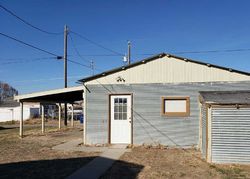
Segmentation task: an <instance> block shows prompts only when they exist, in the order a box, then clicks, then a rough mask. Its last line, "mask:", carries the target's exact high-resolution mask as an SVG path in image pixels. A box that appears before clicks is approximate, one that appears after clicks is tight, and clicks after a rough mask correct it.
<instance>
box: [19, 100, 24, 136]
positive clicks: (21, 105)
mask: <svg viewBox="0 0 250 179" xmlns="http://www.w3.org/2000/svg"><path fill="white" fill-rule="evenodd" d="M20 112H21V116H20V133H19V135H20V137H21V138H22V137H23V102H20Z"/></svg>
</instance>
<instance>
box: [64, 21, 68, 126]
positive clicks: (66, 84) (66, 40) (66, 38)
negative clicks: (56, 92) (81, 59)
mask: <svg viewBox="0 0 250 179" xmlns="http://www.w3.org/2000/svg"><path fill="white" fill-rule="evenodd" d="M67 50H68V27H67V25H65V26H64V88H67V87H68V79H67V75H68V74H67V73H68V69H67V65H68V64H67V58H68V57H67V56H68V53H67ZM67 113H68V111H67V103H64V125H65V126H67Z"/></svg>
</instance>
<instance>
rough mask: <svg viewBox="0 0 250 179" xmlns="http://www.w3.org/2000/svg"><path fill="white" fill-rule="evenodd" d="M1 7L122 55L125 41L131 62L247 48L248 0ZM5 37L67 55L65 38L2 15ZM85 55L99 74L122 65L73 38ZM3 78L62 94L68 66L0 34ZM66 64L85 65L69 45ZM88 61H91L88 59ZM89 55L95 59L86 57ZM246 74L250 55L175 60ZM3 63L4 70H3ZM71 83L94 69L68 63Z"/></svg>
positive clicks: (13, 0)
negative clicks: (167, 54) (155, 56)
mask: <svg viewBox="0 0 250 179" xmlns="http://www.w3.org/2000/svg"><path fill="white" fill-rule="evenodd" d="M1 4H2V5H3V6H5V7H7V8H8V9H10V10H12V11H13V12H15V13H16V14H17V15H19V16H20V17H22V18H23V19H25V20H26V21H28V22H30V23H31V24H33V25H35V26H38V27H40V28H42V29H44V30H47V31H52V32H62V31H63V26H64V24H67V25H68V26H69V28H70V30H72V31H74V32H77V33H79V34H82V35H83V36H85V37H87V38H89V39H91V40H93V41H95V42H98V43H99V44H102V45H103V46H105V47H108V48H110V49H112V50H115V51H117V52H119V53H122V54H125V53H126V51H127V40H130V41H131V42H132V60H133V61H136V60H140V59H143V58H145V57H148V56H147V55H142V54H156V53H160V52H170V53H175V52H180V51H203V50H225V49H242V48H244V49H245V48H250V18H249V17H250V11H249V7H250V1H248V0H241V1H237V0H220V1H218V0H217V1H216V0H189V1H183V0H165V1H163V0H155V1H149V0H143V1H142V0H141V1H138V0H126V1H125V0H124V1H122V0H107V1H93V0H92V1H80V0H71V1H67V0H60V1H59V0H54V1H52V0H22V1H18V0H2V1H1ZM0 22H1V26H0V32H2V33H5V34H8V35H10V36H13V37H16V38H18V39H20V40H23V41H25V42H28V43H30V44H33V45H35V46H38V47H40V48H42V49H45V50H48V51H50V52H53V53H56V54H58V55H63V36H62V35H58V36H55V35H48V34H44V33H41V32H39V31H37V30H34V29H32V28H30V27H29V26H27V25H25V24H23V23H22V22H20V21H19V20H17V19H16V18H14V17H13V16H11V15H9V14H8V13H6V12H5V11H3V10H2V9H0ZM71 36H72V37H73V40H74V43H75V45H76V47H77V49H78V50H79V52H80V54H81V55H82V56H84V58H86V59H88V60H94V63H95V65H96V67H97V68H99V69H102V70H107V69H111V68H114V67H117V66H121V65H122V64H123V62H122V57H121V56H95V55H110V54H111V55H114V54H112V53H111V52H109V51H106V50H104V49H102V48H99V47H97V46H95V45H93V44H91V43H89V42H87V41H84V40H83V39H81V38H79V37H77V36H75V35H74V34H71ZM0 49H1V56H0V80H1V81H5V82H8V83H9V84H11V85H12V86H13V87H15V88H16V89H17V90H18V91H19V93H29V92H34V91H41V90H48V89H54V88H61V87H63V85H64V82H63V79H62V78H63V62H62V61H58V60H54V59H41V60H37V61H32V62H30V61H26V62H25V63H13V64H6V62H11V61H12V62H13V61H15V62H16V61H19V60H33V59H37V58H44V57H51V55H48V54H45V53H43V52H39V51H36V50H34V49H31V48H29V47H26V46H24V45H21V44H18V43H17V42H14V41H11V40H9V39H6V38H5V37H2V36H0ZM68 53H69V58H70V59H72V60H75V61H78V62H80V63H83V64H86V65H89V63H88V62H87V61H84V60H83V59H80V58H79V57H78V56H77V55H76V53H75V51H74V49H73V44H72V42H71V41H70V39H69V52H68ZM85 55H87V56H85ZM88 55H92V56H88ZM177 55H179V56H184V57H188V58H192V59H195V60H200V61H204V62H209V63H214V64H217V65H222V66H226V67H231V68H235V69H238V70H243V71H248V72H249V71H250V62H249V60H250V51H243V52H233V53H226V52H221V53H199V54H192V53H189V54H177ZM4 63H5V64H4ZM68 65H69V69H68V75H69V85H70V86H74V85H77V84H76V83H75V82H76V81H77V80H78V79H80V78H81V77H85V76H89V75H91V74H92V71H91V69H89V68H84V67H82V66H79V65H75V64H72V63H69V64H68Z"/></svg>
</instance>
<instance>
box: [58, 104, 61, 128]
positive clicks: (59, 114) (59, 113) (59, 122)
mask: <svg viewBox="0 0 250 179" xmlns="http://www.w3.org/2000/svg"><path fill="white" fill-rule="evenodd" d="M61 111H62V107H61V103H59V104H58V125H59V126H58V128H59V129H61V116H62V114H61Z"/></svg>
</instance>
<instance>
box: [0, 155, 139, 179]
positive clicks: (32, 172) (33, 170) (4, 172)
mask: <svg viewBox="0 0 250 179" xmlns="http://www.w3.org/2000/svg"><path fill="white" fill-rule="evenodd" d="M94 158H95V157H79V158H69V159H54V160H39V161H24V162H17V163H7V164H0V178H12V179H13V178H20V179H22V178H23V179H24V178H25V179H26V178H29V179H31V178H46V179H48V178H65V177H67V176H69V175H71V174H72V173H74V172H75V171H76V170H78V169H80V168H81V167H82V166H84V165H86V164H87V163H88V162H90V161H91V160H93V159H94ZM105 160H107V162H110V160H111V159H108V158H105ZM117 162H119V163H121V164H122V166H127V167H129V168H131V170H129V171H130V172H127V173H124V174H125V175H124V178H136V177H137V175H138V174H139V173H140V171H141V170H142V169H143V166H141V165H136V164H132V163H127V162H124V161H117ZM119 171H123V170H122V169H121V170H119V169H118V172H119ZM115 175H116V173H112V175H110V174H108V175H106V174H104V175H103V176H102V178H110V177H111V178H113V177H115ZM82 178H87V174H86V176H83V177H82Z"/></svg>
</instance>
